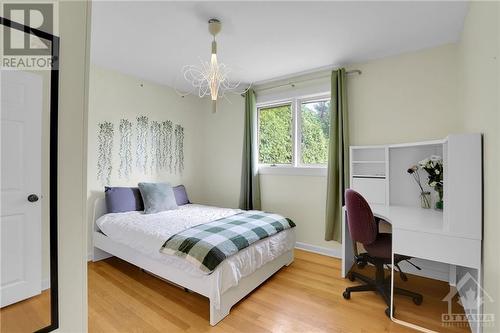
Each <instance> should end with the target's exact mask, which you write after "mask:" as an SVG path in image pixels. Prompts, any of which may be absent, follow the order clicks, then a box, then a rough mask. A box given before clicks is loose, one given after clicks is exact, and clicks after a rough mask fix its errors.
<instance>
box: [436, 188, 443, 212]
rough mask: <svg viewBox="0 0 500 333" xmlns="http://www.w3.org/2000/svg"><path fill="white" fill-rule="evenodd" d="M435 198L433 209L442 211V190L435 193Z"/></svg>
mask: <svg viewBox="0 0 500 333" xmlns="http://www.w3.org/2000/svg"><path fill="white" fill-rule="evenodd" d="M437 194H438V195H437V198H436V204H435V205H434V208H436V209H438V210H442V209H443V207H444V202H443V190H438V191H437Z"/></svg>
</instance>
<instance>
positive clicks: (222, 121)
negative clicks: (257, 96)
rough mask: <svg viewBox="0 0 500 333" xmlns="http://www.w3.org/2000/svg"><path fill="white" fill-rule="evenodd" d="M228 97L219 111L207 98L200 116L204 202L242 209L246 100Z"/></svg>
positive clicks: (222, 102) (233, 96)
mask: <svg viewBox="0 0 500 333" xmlns="http://www.w3.org/2000/svg"><path fill="white" fill-rule="evenodd" d="M226 97H227V100H222V101H219V102H218V106H217V112H216V113H212V112H211V104H210V102H209V101H208V100H203V103H205V104H204V107H203V108H200V110H198V111H199V116H200V120H201V121H202V122H203V125H202V128H201V132H200V133H201V135H202V138H203V139H202V141H200V145H201V147H202V155H201V157H202V161H203V164H202V165H203V167H202V168H201V170H200V175H201V177H200V179H201V185H202V188H203V192H202V196H201V198H200V200H199V202H200V203H204V204H208V205H215V206H222V207H233V208H238V205H239V197H240V185H241V161H242V156H243V127H244V118H243V116H244V112H245V104H244V103H245V99H244V98H243V97H241V96H240V95H235V94H227V95H226Z"/></svg>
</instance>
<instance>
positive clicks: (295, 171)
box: [259, 166, 327, 177]
mask: <svg viewBox="0 0 500 333" xmlns="http://www.w3.org/2000/svg"><path fill="white" fill-rule="evenodd" d="M326 173H327V168H326V167H320V166H318V167H293V166H260V167H259V175H282V176H313V177H326Z"/></svg>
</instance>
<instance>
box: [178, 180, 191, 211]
mask: <svg viewBox="0 0 500 333" xmlns="http://www.w3.org/2000/svg"><path fill="white" fill-rule="evenodd" d="M174 196H175V201H176V202H177V206H183V205H185V204H188V203H191V202H189V199H188V195H187V193H186V188H185V187H184V185H177V186H175V187H174Z"/></svg>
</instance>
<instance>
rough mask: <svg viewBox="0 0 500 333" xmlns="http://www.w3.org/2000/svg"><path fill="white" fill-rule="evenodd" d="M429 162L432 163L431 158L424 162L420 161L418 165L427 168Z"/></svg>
mask: <svg viewBox="0 0 500 333" xmlns="http://www.w3.org/2000/svg"><path fill="white" fill-rule="evenodd" d="M429 161H430V160H429V158H425V159H423V160H421V161H419V162H418V165H420V166H422V167H424V166H426V165H427V163H429Z"/></svg>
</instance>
